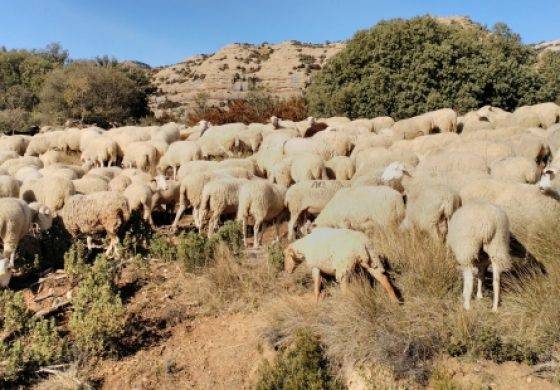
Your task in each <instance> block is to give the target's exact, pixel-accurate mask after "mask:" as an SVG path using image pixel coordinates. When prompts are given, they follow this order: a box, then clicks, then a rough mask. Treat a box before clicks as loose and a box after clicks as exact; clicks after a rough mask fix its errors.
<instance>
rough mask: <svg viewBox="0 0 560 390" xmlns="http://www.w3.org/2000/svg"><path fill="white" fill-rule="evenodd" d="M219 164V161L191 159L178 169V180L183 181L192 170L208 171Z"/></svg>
mask: <svg viewBox="0 0 560 390" xmlns="http://www.w3.org/2000/svg"><path fill="white" fill-rule="evenodd" d="M217 165H218V162H217V161H204V160H201V161H189V162H185V163H182V164H181V166H180V167H179V169H178V170H177V180H178V181H181V180H182V179H183V178H184V177H185V176H187V175H188V174H190V173H192V172H206V171H209V170H211V169H212V168H214V167H216V166H217Z"/></svg>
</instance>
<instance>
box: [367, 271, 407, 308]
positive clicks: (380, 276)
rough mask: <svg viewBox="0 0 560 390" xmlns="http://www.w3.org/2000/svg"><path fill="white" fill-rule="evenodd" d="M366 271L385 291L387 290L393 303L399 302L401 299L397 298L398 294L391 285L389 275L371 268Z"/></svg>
mask: <svg viewBox="0 0 560 390" xmlns="http://www.w3.org/2000/svg"><path fill="white" fill-rule="evenodd" d="M366 269H367V271H368V273H369V274H370V275H371V276H373V278H374V279H375V280H377V281H378V282H379V284H380V285H381V287H383V289H384V290H385V292H386V293H387V295H388V296H389V298H390V299H391V300H392V301H395V302H398V301H399V298H398V297H397V293H396V292H395V289H394V288H393V286H392V285H391V282H390V281H389V278H388V277H387V275H385V273H384V272H380V271H379V270H376V269H375V268H371V267H369V268H366Z"/></svg>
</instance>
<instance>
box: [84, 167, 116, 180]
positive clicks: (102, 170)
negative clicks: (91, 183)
mask: <svg viewBox="0 0 560 390" xmlns="http://www.w3.org/2000/svg"><path fill="white" fill-rule="evenodd" d="M122 171H123V169H122V168H120V167H99V168H93V169H90V170H89V171H88V173H87V174H88V175H96V176H102V177H106V178H107V179H109V180H111V179H112V178H114V177H116V176H118V175H120V174H121V173H122Z"/></svg>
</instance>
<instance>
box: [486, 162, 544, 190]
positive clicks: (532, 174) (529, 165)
mask: <svg viewBox="0 0 560 390" xmlns="http://www.w3.org/2000/svg"><path fill="white" fill-rule="evenodd" d="M490 174H491V175H492V176H494V177H495V178H496V179H501V180H512V181H516V182H519V183H529V184H534V183H536V182H537V181H539V178H540V176H541V168H540V167H539V166H538V165H537V164H536V163H535V161H534V160H531V159H529V158H527V157H508V158H505V159H503V160H498V161H496V162H495V163H494V164H492V165H491V166H490Z"/></svg>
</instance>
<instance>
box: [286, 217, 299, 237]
mask: <svg viewBox="0 0 560 390" xmlns="http://www.w3.org/2000/svg"><path fill="white" fill-rule="evenodd" d="M299 215H300V213H297V212H293V213H291V215H290V221H289V222H288V241H293V240H294V236H295V233H296V224H297V221H298V219H299Z"/></svg>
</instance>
